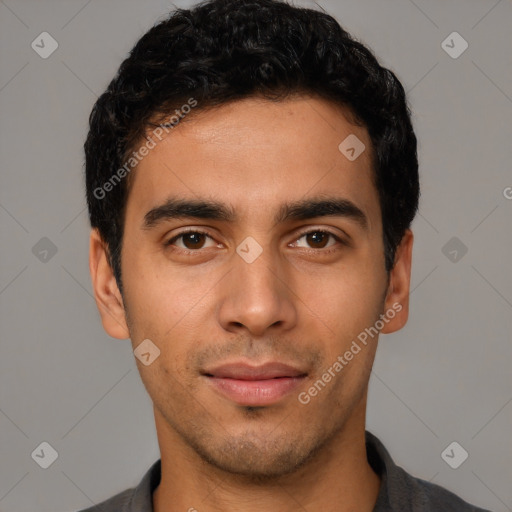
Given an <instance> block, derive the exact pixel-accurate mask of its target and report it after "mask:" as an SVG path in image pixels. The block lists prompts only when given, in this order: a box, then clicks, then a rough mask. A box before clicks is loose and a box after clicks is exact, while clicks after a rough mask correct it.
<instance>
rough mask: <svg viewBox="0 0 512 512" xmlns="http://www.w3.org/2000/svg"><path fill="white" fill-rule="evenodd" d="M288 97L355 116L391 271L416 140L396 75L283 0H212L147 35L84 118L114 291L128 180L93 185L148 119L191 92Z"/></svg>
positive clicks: (88, 168)
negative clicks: (307, 98) (364, 135)
mask: <svg viewBox="0 0 512 512" xmlns="http://www.w3.org/2000/svg"><path fill="white" fill-rule="evenodd" d="M293 94H309V95H313V96H316V97H319V98H322V99H325V100H328V101H330V102H333V103H335V104H338V105H342V106H344V107H348V111H349V112H350V113H351V114H352V116H353V118H354V120H353V121H352V122H355V123H357V124H359V125H361V126H364V127H365V128H366V129H367V131H368V134H369V136H370V139H371V142H372V152H371V153H372V167H373V169H372V171H373V173H372V176H373V183H374V185H375V187H376V189H377V191H378V195H379V202H380V210H381V215H382V224H383V243H384V255H385V266H386V271H387V272H388V273H389V271H390V270H391V269H392V268H393V265H394V260H395V253H396V249H397V247H398V245H399V243H400V241H401V240H402V238H403V235H404V233H405V230H406V229H408V228H409V227H410V224H411V222H412V220H413V219H414V216H415V215H416V212H417V209H418V201H419V196H420V190H419V177H418V158H417V149H416V136H415V134H414V131H413V127H412V123H411V119H410V115H411V113H410V109H409V107H408V105H407V101H406V97H405V91H404V89H403V87H402V85H401V83H400V81H399V80H398V79H397V77H396V76H395V74H394V73H393V72H392V71H390V70H389V69H386V68H384V67H382V66H381V65H380V64H379V63H378V61H377V59H376V57H375V56H374V54H373V53H372V51H371V50H370V49H368V48H367V47H366V46H365V45H364V44H362V43H361V42H359V41H357V40H355V39H354V38H353V37H352V36H351V35H350V34H349V33H348V32H346V31H345V30H344V29H343V28H342V27H341V26H340V25H339V24H338V22H337V21H336V20H335V19H334V18H333V17H331V16H329V15H328V14H326V13H324V12H320V11H316V10H313V9H306V8H299V7H295V6H292V5H289V4H288V3H286V2H284V1H280V0H209V1H206V2H203V3H201V4H198V5H197V6H195V7H194V8H192V9H177V10H175V11H173V12H172V13H171V14H170V15H169V16H168V17H167V18H166V19H164V20H163V21H160V22H159V23H157V24H156V25H155V26H153V27H152V28H151V29H150V30H149V31H148V32H146V33H145V34H144V35H143V36H142V38H141V39H140V40H139V41H138V42H137V43H136V45H135V46H134V48H133V49H132V50H131V52H130V54H129V55H128V57H127V58H126V59H125V60H124V62H123V63H122V64H121V66H120V68H119V70H118V72H117V74H116V76H115V77H114V79H113V80H112V81H111V82H110V84H109V85H108V87H107V89H106V91H105V92H104V93H103V94H102V95H101V96H100V97H99V99H98V100H97V102H96V103H95V105H94V107H93V109H92V112H91V115H90V118H89V127H90V129H89V133H88V136H87V140H86V142H85V144H84V149H85V175H86V195H87V204H88V208H89V219H90V222H91V226H92V227H93V228H97V229H98V231H99V233H100V235H101V237H102V239H103V241H104V242H105V244H106V247H107V249H108V257H109V262H110V264H111V266H112V269H113V272H114V275H115V278H116V281H117V283H118V286H119V288H120V289H122V287H121V276H122V273H121V246H122V239H123V224H124V212H125V205H126V202H127V197H128V193H129V188H130V182H131V180H128V179H124V180H121V181H120V183H118V184H117V186H114V187H110V188H109V191H108V193H104V192H103V193H102V194H98V192H97V191H98V190H99V189H101V187H103V185H104V184H105V183H106V182H108V181H109V180H111V179H112V177H113V176H114V175H115V174H116V172H118V171H119V169H120V168H122V166H123V164H125V162H126V158H127V156H128V155H129V154H130V152H131V151H132V150H133V149H134V147H135V144H136V142H137V141H138V140H140V138H141V137H142V136H144V135H145V134H146V130H147V129H148V127H149V126H151V125H152V124H153V120H154V119H155V117H162V118H163V117H165V116H166V115H168V114H169V113H170V112H171V111H172V110H173V109H175V108H177V107H179V106H180V105H182V104H183V103H187V101H188V100H189V99H190V98H191V97H192V98H194V99H195V101H197V104H198V106H197V107H196V108H195V110H194V111H199V110H202V109H206V108H208V107H214V106H216V105H222V104H225V103H228V102H230V101H234V100H239V99H244V98H247V97H251V96H261V97H264V98H266V99H269V100H272V101H281V100H283V99H286V98H287V97H289V96H290V95H293ZM102 190H103V189H102Z"/></svg>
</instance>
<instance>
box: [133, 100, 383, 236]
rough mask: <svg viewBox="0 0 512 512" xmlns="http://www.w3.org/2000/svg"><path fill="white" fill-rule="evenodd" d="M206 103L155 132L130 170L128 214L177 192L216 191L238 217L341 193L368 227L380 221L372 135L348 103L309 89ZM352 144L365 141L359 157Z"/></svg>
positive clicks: (205, 194)
mask: <svg viewBox="0 0 512 512" xmlns="http://www.w3.org/2000/svg"><path fill="white" fill-rule="evenodd" d="M200 107H201V105H200V104H199V105H198V108H199V111H198V112H197V113H194V114H193V115H191V116H190V117H189V119H185V121H182V122H181V123H180V124H179V125H177V126H176V127H175V128H173V129H172V130H171V131H170V132H169V134H168V135H166V136H165V137H163V138H162V140H161V141H159V140H157V139H156V138H154V140H155V142H156V145H155V147H154V148H153V149H151V150H150V151H149V153H148V154H147V155H146V156H145V157H144V158H143V159H142V160H141V161H140V162H139V164H138V166H137V168H136V169H135V171H134V175H133V176H132V183H131V187H130V193H129V198H128V205H127V216H128V215H131V214H133V215H139V216H141V215H142V216H143V215H144V214H145V212H147V211H148V210H150V209H152V208H154V207H155V206H158V204H161V203H163V202H165V201H166V199H167V198H168V197H169V196H172V197H183V198H185V199H196V200H198V199H205V198H209V199H214V200H215V201H217V202H221V203H225V204H226V205H229V207H230V208H232V209H234V210H236V211H237V214H238V215H237V219H240V220H244V219H246V218H248V217H251V218H253V219H255V218H259V219H262V220H263V219H264V218H265V217H266V216H268V218H269V219H270V218H272V219H273V218H275V214H276V211H277V210H278V209H279V207H280V206H281V205H282V204H283V203H284V202H290V201H298V200H301V199H304V198H307V197H308V196H311V197H318V196H321V195H326V196H332V195H336V196H338V197H344V198H347V199H350V200H352V201H353V202H354V203H355V204H357V205H358V206H359V207H360V208H361V209H362V210H363V211H364V212H365V213H366V215H367V216H368V218H369V222H370V228H371V225H372V224H374V223H375V222H377V221H378V222H380V209H379V205H378V194H377V191H376V189H375V187H374V185H373V171H372V163H371V162H372V146H371V140H370V138H369V135H368V133H367V130H366V129H365V128H364V127H361V126H357V125H355V124H352V123H351V122H350V121H349V120H348V119H349V118H350V116H349V115H347V114H349V112H347V111H346V110H343V109H342V108H341V107H339V106H337V105H334V104H333V103H331V102H327V101H325V100H321V99H317V98H311V97H297V98H293V99H288V100H284V101H279V102H272V101H269V100H264V99H259V98H249V99H245V100H242V101H237V102H233V103H229V104H226V105H222V106H220V107H216V108H214V109H206V110H203V111H201V110H200ZM149 136H151V131H149ZM340 144H341V146H340ZM351 148H355V151H357V152H359V151H361V149H362V148H364V149H363V150H362V152H361V153H360V155H359V156H357V158H355V159H353V154H354V152H353V151H352V152H350V150H351ZM347 149H348V150H349V152H348V153H347ZM349 157H351V158H349ZM127 220H128V218H127Z"/></svg>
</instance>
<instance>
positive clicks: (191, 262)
mask: <svg viewBox="0 0 512 512" xmlns="http://www.w3.org/2000/svg"><path fill="white" fill-rule="evenodd" d="M199 106H200V105H199ZM351 134H354V135H356V136H357V138H358V139H359V140H360V141H362V142H363V143H364V144H365V146H366V149H365V151H363V153H362V154H361V155H360V156H359V157H358V158H356V159H355V160H354V161H350V160H349V159H348V158H347V157H346V156H345V155H344V154H343V153H342V152H341V151H340V149H339V148H338V146H339V145H340V143H341V142H342V141H344V139H345V138H346V137H347V136H349V135H351ZM370 147H371V141H370V138H369V136H368V134H367V131H366V130H365V129H364V128H361V127H357V126H355V125H352V124H350V123H349V122H348V121H347V120H346V119H345V117H344V116H343V114H342V111H341V110H339V109H338V108H337V107H335V106H334V105H332V104H330V103H328V102H325V101H322V100H319V99H312V98H296V99H293V100H292V99H289V100H286V101H283V102H279V103H273V102H269V101H265V100H259V99H254V98H252V99H248V100H244V101H241V102H237V103H232V104H229V105H224V106H222V107H220V108H218V109H216V110H212V111H209V112H207V111H205V112H201V113H200V114H199V115H198V116H196V117H194V118H191V119H190V120H188V121H187V122H182V123H181V124H180V125H179V126H177V127H176V128H174V129H173V130H172V132H171V133H170V135H169V136H167V137H166V138H165V139H163V141H162V142H159V143H158V144H157V147H156V148H154V149H152V150H151V151H150V152H149V154H148V155H147V156H146V157H145V158H144V159H143V160H142V161H141V163H140V164H139V166H138V168H137V170H136V171H135V175H134V176H133V178H134V179H133V183H132V187H131V190H130V193H129V199H128V202H127V209H126V216H125V230H124V239H123V248H122V273H123V287H124V292H123V293H124V294H123V302H124V308H125V312H126V314H127V321H128V326H129V330H130V337H131V339H132V344H133V348H136V347H137V346H138V345H139V344H140V343H141V342H142V341H143V340H146V339H149V340H151V342H152V343H154V345H156V346H157V347H158V349H159V350H160V355H159V357H157V358H156V359H155V360H154V361H153V362H152V363H151V364H150V365H148V366H145V365H143V364H142V363H141V362H140V361H137V364H138V367H139V371H140V374H141V378H142V380H143V382H144V385H145V387H146V389H147V391H148V393H149V395H150V397H151V399H152V400H153V403H154V408H155V418H156V422H157V429H158V431H159V434H160V435H159V437H160V436H162V437H166V438H167V439H169V440H171V439H172V440H173V441H172V442H173V443H175V444H176V443H178V444H180V445H181V446H182V447H184V450H185V451H186V450H191V452H190V453H195V454H199V455H200V457H201V458H202V459H203V460H206V461H208V462H210V463H211V464H213V465H214V466H216V467H218V468H222V469H224V470H227V471H231V472H234V473H240V474H253V475H260V476H261V475H267V476H270V475H279V474H286V473H289V472H291V471H292V470H293V469H295V468H297V467H299V466H300V465H301V464H302V463H304V462H305V461H306V460H308V459H310V458H311V457H312V455H314V454H316V453H318V452H319V449H320V448H322V447H323V446H325V445H326V443H327V442H329V441H331V440H333V439H335V438H336V435H337V434H339V433H340V432H342V431H343V430H344V429H347V428H349V427H350V428H352V427H353V426H354V425H355V423H357V424H358V425H359V427H361V422H363V424H364V409H365V403H366V391H367V384H368V379H369V374H370V370H371V365H372V362H373V358H374V352H375V348H376V341H377V337H376V336H375V337H374V338H371V337H368V343H367V345H363V344H362V343H361V342H358V345H359V346H360V349H361V350H360V351H359V352H358V353H357V354H355V355H354V356H353V358H351V360H350V361H346V359H344V360H345V361H346V363H347V364H344V365H342V366H343V368H342V369H339V366H336V365H335V362H336V361H339V359H338V357H339V356H343V355H344V354H345V353H346V352H347V351H349V350H350V348H351V346H353V345H352V343H353V341H354V340H357V336H358V335H359V334H360V333H361V332H363V331H364V330H365V329H366V328H369V327H371V326H374V325H375V323H376V321H377V320H379V315H380V314H381V313H384V312H385V309H386V308H388V307H389V306H390V304H388V303H387V302H385V299H386V291H387V289H388V288H387V275H386V272H385V267H384V252H383V241H382V221H381V215H380V208H379V200H378V194H377V190H376V189H375V187H374V185H373V184H372V179H371V167H370V154H369V153H370ZM171 200H172V201H174V202H172V201H171ZM328 200H329V201H334V202H340V201H345V202H350V203H352V204H353V206H354V207H355V208H357V209H359V210H360V211H361V212H362V214H363V216H359V217H358V216H357V215H356V214H355V213H354V211H355V208H353V209H352V210H353V211H351V210H350V209H347V208H345V210H344V212H343V211H341V210H340V209H339V208H334V209H332V210H331V211H326V209H325V208H324V209H323V210H322V211H320V210H319V209H318V205H316V207H314V208H312V209H310V211H306V212H304V211H302V213H301V211H300V209H299V208H291V209H290V208H288V210H287V209H286V208H287V206H288V207H289V206H290V205H294V204H295V203H297V204H299V203H302V206H304V202H307V201H313V202H315V201H316V202H319V201H328ZM176 201H181V202H195V203H202V202H208V203H212V202H213V203H215V205H214V206H216V207H222V208H224V209H225V210H227V211H228V212H230V213H231V216H232V218H227V217H226V216H222V215H219V214H218V209H216V208H195V209H190V208H189V210H188V213H186V214H185V213H183V212H182V214H181V216H179V217H176V216H175V215H174V214H175V208H171V206H172V207H176V206H177V203H176ZM345 204H347V203H345ZM196 206H197V205H196ZM173 212H174V213H173ZM216 212H217V213H216ZM294 213H295V214H294ZM326 213H330V214H329V215H325V214H326ZM189 232H191V233H189ZM187 233H188V234H187ZM180 235H185V236H181V237H180ZM259 251H261V253H259ZM256 256H257V257H256ZM254 258H255V259H254ZM123 321H124V320H123ZM274 363H276V364H274ZM340 364H341V363H340ZM225 365H231V366H228V367H225ZM284 365H286V366H284ZM333 365H334V366H335V367H336V368H337V369H338V370H337V371H336V370H334V371H333ZM222 366H224V368H222ZM329 368H331V379H326V378H325V377H324V378H323V382H324V385H323V386H322V385H318V384H317V388H316V389H317V392H316V393H315V392H312V393H309V392H308V390H310V388H311V387H312V386H313V385H314V384H315V382H317V381H318V380H319V379H320V380H322V375H324V374H325V372H326V371H327V370H328V369H329ZM333 374H334V376H332V375H333ZM326 380H328V382H325V381H326ZM306 395H307V396H306ZM299 397H302V400H299ZM307 397H309V398H310V399H309V400H308V399H307ZM305 402H307V403H305Z"/></svg>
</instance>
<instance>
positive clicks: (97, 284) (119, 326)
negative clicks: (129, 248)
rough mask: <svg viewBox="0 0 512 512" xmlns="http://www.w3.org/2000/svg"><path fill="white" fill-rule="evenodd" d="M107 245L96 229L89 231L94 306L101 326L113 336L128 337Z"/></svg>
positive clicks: (124, 314) (121, 302) (121, 300)
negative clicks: (98, 313)
mask: <svg viewBox="0 0 512 512" xmlns="http://www.w3.org/2000/svg"><path fill="white" fill-rule="evenodd" d="M107 251H108V250H107V246H106V244H105V243H104V242H103V239H102V238H101V235H100V234H99V232H98V230H97V229H93V230H92V231H91V237H90V244H89V271H90V273H91V279H92V287H93V291H94V298H95V300H96V306H97V307H98V310H99V312H100V316H101V322H102V324H103V328H104V329H105V331H106V332H107V334H108V335H109V336H112V337H113V338H119V339H126V338H129V337H130V333H129V330H128V325H127V322H126V313H125V309H124V304H123V298H122V296H121V292H120V291H119V288H118V287H117V282H116V279H115V277H114V272H113V270H112V267H111V266H110V263H109V261H108V252H107Z"/></svg>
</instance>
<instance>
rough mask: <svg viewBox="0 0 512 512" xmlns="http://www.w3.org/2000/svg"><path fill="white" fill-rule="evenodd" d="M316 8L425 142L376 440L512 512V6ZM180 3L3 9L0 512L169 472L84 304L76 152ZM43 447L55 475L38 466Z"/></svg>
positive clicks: (373, 403) (402, 1) (144, 408)
mask: <svg viewBox="0 0 512 512" xmlns="http://www.w3.org/2000/svg"><path fill="white" fill-rule="evenodd" d="M301 4H304V5H311V6H314V4H313V3H312V2H307V1H303V2H301ZM174 5H178V6H189V5H190V2H187V1H176V2H174ZM319 5H320V6H322V7H323V8H324V9H325V10H327V11H328V12H330V13H332V14H334V15H335V16H336V17H337V18H338V20H339V21H340V23H341V24H342V26H344V28H346V29H347V30H349V31H350V32H351V33H353V34H354V35H355V36H356V37H358V38H360V39H362V40H363V41H364V42H366V43H368V44H369V45H370V46H371V47H372V48H373V49H374V51H375V53H376V54H377V56H378V57H379V58H380V59H381V60H382V62H383V64H384V65H386V66H388V67H390V68H391V69H393V70H394V71H395V72H396V74H397V75H398V77H399V78H400V79H401V81H402V83H403V84H404V87H405V88H406V90H407V91H408V92H409V101H410V104H411V107H412V111H413V122H414V124H415V129H416V133H417V136H418V138H419V157H420V172H421V184H422V199H421V203H420V213H419V215H418V216H417V218H416V220H415V222H414V224H413V230H414V232H415V236H416V239H415V247H414V255H413V273H412V296H411V315H410V320H409V323H408V324H407V326H406V327H405V328H404V329H403V330H402V331H400V332H398V333H396V334H392V335H383V336H381V340H380V348H379V351H378V356H377V361H376V364H375V368H374V373H373V375H372V379H371V383H370V397H369V410H368V429H369V430H371V431H372V432H374V433H375V434H376V435H378V436H379V437H380V438H381V439H382V441H383V442H384V444H385V445H386V446H387V447H388V449H389V450H390V452H391V454H392V456H393V457H394V459H395V461H396V462H397V463H398V464H400V465H402V466H403V467H404V468H405V469H406V470H408V471H410V472H412V473H413V474H415V475H416V476H420V477H422V478H424V479H426V480H431V481H433V482H435V483H439V484H442V485H443V486H445V487H447V488H448V489H450V490H452V491H454V492H456V493H458V494H459V495H461V496H462V497H463V498H464V499H466V500H468V501H470V502H474V503H475V504H477V505H480V506H485V507H487V508H490V509H492V510H494V511H507V510H512V486H511V485H510V484H511V482H512V470H511V463H512V436H511V431H512V429H511V426H512V403H511V402H512V377H511V371H510V361H511V356H512V349H511V343H510V340H511V333H512V314H511V308H512V273H511V271H510V268H511V267H510V262H511V261H512V230H511V220H512V200H510V199H507V197H506V195H508V196H509V197H512V189H507V187H512V172H511V163H510V162H511V161H512V149H511V148H512V144H511V135H512V133H511V113H512V99H511V98H512V76H511V75H512V74H511V70H512V39H511V38H510V31H511V27H512V4H511V2H510V1H508V0H501V1H497V0H479V1H476V0H457V1H456V0H450V1H441V0H438V1H434V0H432V1H425V0H423V1H420V0H415V1H414V2H413V1H412V0H387V1H385V2H383V1H382V0H337V1H334V0H324V1H320V2H319ZM171 7H172V4H170V3H169V2H165V1H163V0H162V1H157V0H152V1H145V2H142V1H138V2H136V1H133V0H131V1H126V0H125V1H121V0H117V1H110V0H109V1H99V0H89V1H87V0H69V1H57V0H53V1H50V0H44V1H42V0H37V1H35V0H32V1H30V0H26V1H24V0H3V1H1V2H0V16H1V18H0V19H1V22H0V62H1V76H0V131H1V138H0V154H1V159H0V165H1V181H2V184H1V188H0V226H1V227H0V243H1V247H2V251H1V264H0V321H1V345H0V510H1V511H2V512H14V511H16V512H34V511H48V512H50V511H51V512H59V511H71V510H76V509H78V508H82V507H86V506H90V505H91V504H92V503H96V502H98V501H101V500H104V499H106V498H107V497H110V496H112V495H113V494H114V493H117V492H119V491H121V490H124V489H125V488H127V487H129V486H133V485H135V484H136V483H138V482H139V480H140V478H141V477H142V475H143V473H144V472H145V471H146V470H147V469H148V467H149V466H150V464H151V463H152V462H154V461H155V460H156V459H157V458H158V457H159V451H158V444H157V440H156V434H155V430H154V423H153V416H152V407H151V402H150V400H149V398H148V396H147V395H146V392H145V389H144V387H143V385H142V383H141V381H140V378H139V375H138V372H137V368H136V365H135V362H134V356H133V354H132V351H131V346H130V342H129V341H128V340H126V341H119V340H113V339H111V338H109V337H108V336H107V335H106V334H105V333H104V332H103V330H102V327H101V325H100V322H99V317H98V314H97V311H96V307H95V304H94V302H93V299H92V295H91V285H90V279H89V274H88V267H87V257H88V255H87V250H88V223H87V215H86V211H85V202H84V199H83V187H82V164H83V154H82V144H83V141H84V137H85V135H86V130H87V118H88V115H89V112H90V110H91V108H92V105H93V103H94V101H95V99H96V97H97V95H98V94H100V93H101V92H102V91H103V89H104V88H105V87H106V85H107V83H108V82H109V81H110V79H111V78H112V76H113V74H114V72H115V71H116V70H117V67H118V66H119V64H120V63H121V60H122V59H123V58H124V56H125V55H126V53H127V52H128V51H129V50H130V48H131V47H132V45H133V44H134V43H135V41H136V40H137V39H138V38H139V37H140V36H141V35H142V34H143V33H144V32H145V31H146V30H147V29H148V28H149V27H150V26H151V25H152V24H153V23H154V22H155V21H156V20H157V19H159V18H161V17H163V16H165V14H166V13H167V12H168V10H169V9H170V8H171ZM43 31H47V32H49V33H50V34H51V35H52V36H53V37H54V38H55V39H56V40H57V42H58V44H59V46H58V49H57V50H56V51H55V52H54V53H53V54H52V55H51V56H50V57H49V58H47V59H43V58H41V57H40V56H39V55H38V54H37V53H36V52H35V51H34V50H33V49H32V48H31V42H32V41H33V40H35V39H36V37H37V36H38V35H39V34H40V33H41V32H43ZM453 31H457V32H459V33H460V34H461V35H462V37H463V38H464V39H465V40H466V41H467V42H468V44H469V47H468V49H467V50H466V51H465V52H464V53H463V54H462V55H460V56H459V57H458V58H456V59H454V58H452V57H450V56H449V55H448V54H447V53H446V52H445V50H444V49H443V48H442V46H441V43H442V41H444V40H445V39H446V37H447V36H448V35H449V34H451V33H452V32H453ZM450 44H451V43H450ZM454 44H455V43H454ZM457 44H458V43H457ZM456 48H457V46H456ZM507 190H508V191H510V194H507ZM43 237H47V238H48V239H50V240H51V242H52V243H53V244H54V245H55V248H56V249H57V252H56V254H54V255H53V254H52V252H51V250H50V251H49V252H47V253H44V250H45V249H46V250H49V249H48V245H47V244H48V242H47V241H43V242H39V241H40V239H41V238H43ZM452 237H457V240H455V241H452V242H450V243H449V245H448V246H445V245H446V244H447V243H448V242H449V241H450V240H451V239H452ZM38 242H39V245H38V246H36V244H37V243H38ZM45 244H46V245H45ZM452 244H455V245H452ZM462 244H463V245H462ZM34 246H36V249H34V250H33V247H34ZM463 246H465V247H466V248H467V249H468V252H467V253H466V254H465V255H463V256H462V257H461V255H462V254H463V252H461V248H463ZM454 248H455V250H456V251H457V254H456V255H455V253H454V252H452V253H451V254H450V251H453V249H454ZM34 253H35V254H34ZM454 259H455V261H452V260H454ZM41 260H42V261H41ZM43 441H46V442H48V443H50V445H51V446H52V447H53V448H54V449H55V450H56V451H57V452H58V458H57V459H56V460H55V462H54V463H53V464H52V465H51V466H50V467H49V468H48V469H42V468H41V467H40V466H39V465H38V464H36V462H35V460H34V459H33V458H32V457H31V454H32V452H33V451H34V450H35V449H36V448H37V447H38V446H39V445H40V443H41V442H43ZM452 441H457V442H458V443H459V444H460V445H461V446H462V447H464V449H465V450H467V452H468V453H469V458H468V459H467V460H466V461H465V462H464V463H463V464H462V465H461V466H460V467H459V468H458V469H452V468H451V467H449V466H448V465H447V463H446V462H445V461H444V460H443V458H442V457H441V453H442V452H443V450H444V449H445V448H446V447H447V446H448V445H449V444H450V443H451V442H452ZM455 456H456V457H458V456H459V455H458V454H457V453H455ZM311 512H312V511H311Z"/></svg>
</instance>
